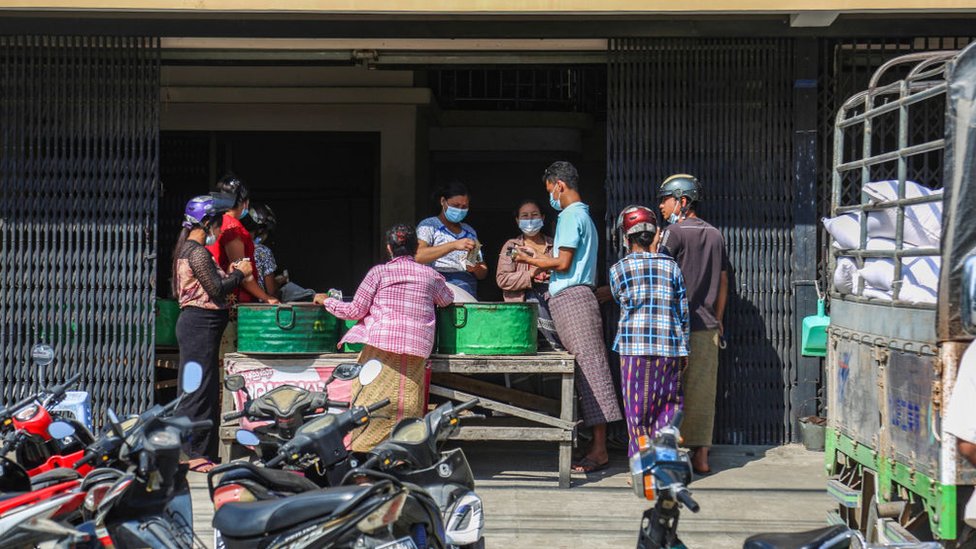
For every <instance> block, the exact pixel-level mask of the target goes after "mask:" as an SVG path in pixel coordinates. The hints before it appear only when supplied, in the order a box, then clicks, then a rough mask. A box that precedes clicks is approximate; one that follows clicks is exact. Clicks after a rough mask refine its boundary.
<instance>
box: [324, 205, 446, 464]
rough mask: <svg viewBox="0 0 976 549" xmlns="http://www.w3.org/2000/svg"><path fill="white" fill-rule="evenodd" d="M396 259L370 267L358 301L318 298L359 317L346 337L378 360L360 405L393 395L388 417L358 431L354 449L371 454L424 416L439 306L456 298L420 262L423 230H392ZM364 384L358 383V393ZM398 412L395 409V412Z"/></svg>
mask: <svg viewBox="0 0 976 549" xmlns="http://www.w3.org/2000/svg"><path fill="white" fill-rule="evenodd" d="M386 242H387V244H386V250H387V252H389V254H390V257H391V259H390V261H388V262H386V263H384V264H382V265H377V266H375V267H373V268H372V269H370V271H369V272H368V273H367V274H366V278H364V279H363V282H362V284H360V285H359V289H357V290H356V296H355V297H354V298H353V300H352V302H349V303H345V302H343V301H342V300H339V299H334V298H331V297H328V296H327V295H326V294H317V295H316V296H315V302H316V303H320V304H324V305H325V308H326V310H328V311H329V312H330V313H332V314H333V315H335V316H337V317H339V318H342V319H347V320H349V319H351V320H358V321H359V322H358V323H357V324H356V325H355V326H353V327H352V329H350V330H349V331H348V332H347V333H346V335H345V337H343V338H342V341H340V342H339V346H340V347H341V346H342V345H343V344H345V343H363V344H365V346H364V347H363V350H362V352H360V353H359V359H358V361H359V363H360V364H365V363H366V362H367V361H369V360H378V361H379V362H380V364H382V365H383V370H382V373H381V374H380V376H379V377H378V378H377V379H376V381H374V382H373V383H371V384H369V385H368V386H366V387H365V388H363V391H362V393H360V394H359V399H358V400H357V401H356V404H357V405H361V406H366V405H368V404H372V403H374V402H377V401H380V400H383V399H384V398H389V399H390V402H392V404H391V405H390V408H387V409H384V411H383V414H384V415H386V416H388V417H386V418H381V417H377V418H375V419H374V420H373V421H371V422H370V423H369V425H368V426H367V427H366V428H365V429H364V430H363V431H361V432H359V433H355V434H354V435H353V440H352V449H353V450H355V451H357V452H368V451H369V450H371V449H372V448H373V447H374V446H376V445H377V444H379V443H380V442H382V441H384V440H386V438H387V437H388V436H389V435H390V431H391V430H392V429H393V426H394V425H396V422H397V421H399V420H401V419H403V418H405V417H420V416H423V412H424V408H425V407H426V405H427V403H426V394H427V382H426V365H427V357H428V356H430V352H431V350H433V347H434V320H435V308H436V307H446V306H448V305H450V304H451V303H452V302H453V301H454V293H453V292H451V290H450V289H448V287H447V283H446V282H445V280H444V276H443V275H441V274H440V273H438V272H437V271H435V270H434V269H432V268H431V267H428V266H426V265H421V264H419V263H417V262H416V261H414V255H415V254H416V253H417V233H416V231H415V230H414V228H413V227H412V226H410V225H404V224H400V225H394V226H393V227H392V228H390V230H388V231H387V232H386ZM359 389H360V386H359V382H358V381H354V382H353V387H352V394H357V392H358V391H359ZM393 412H395V413H393Z"/></svg>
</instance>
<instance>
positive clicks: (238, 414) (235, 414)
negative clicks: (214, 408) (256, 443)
mask: <svg viewBox="0 0 976 549" xmlns="http://www.w3.org/2000/svg"><path fill="white" fill-rule="evenodd" d="M245 415H247V412H245V411H244V410H241V411H240V412H231V413H229V414H224V421H231V420H234V419H240V418H242V417H244V416H245Z"/></svg>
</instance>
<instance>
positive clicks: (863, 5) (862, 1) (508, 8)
mask: <svg viewBox="0 0 976 549" xmlns="http://www.w3.org/2000/svg"><path fill="white" fill-rule="evenodd" d="M0 6H2V7H10V8H27V9H67V10H88V9H116V10H119V9H120V10H151V11H169V10H182V11H196V12H207V11H237V12H269V13H282V12H318V13H391V14H395V13H464V14H478V13H488V14H499V13H516V14H519V13H548V14H551V13H611V12H627V13H730V12H765V13H790V12H796V11H808V10H809V11H823V10H828V11H840V12H859V11H873V10H919V11H936V10H971V9H974V8H976V1H974V0H687V1H685V2H674V1H673V0H599V1H596V0H2V3H0Z"/></svg>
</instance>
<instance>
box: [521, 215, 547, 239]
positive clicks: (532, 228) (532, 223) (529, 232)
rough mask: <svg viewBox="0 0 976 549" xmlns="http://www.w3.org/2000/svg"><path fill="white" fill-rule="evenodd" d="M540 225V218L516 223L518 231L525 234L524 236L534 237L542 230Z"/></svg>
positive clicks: (541, 222)
mask: <svg viewBox="0 0 976 549" xmlns="http://www.w3.org/2000/svg"><path fill="white" fill-rule="evenodd" d="M542 224H543V221H542V218H541V217H539V218H536V219H519V222H518V225H519V229H522V232H523V233H525V235H526V236H535V235H537V234H539V231H541V230H542Z"/></svg>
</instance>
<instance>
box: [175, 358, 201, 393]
mask: <svg viewBox="0 0 976 549" xmlns="http://www.w3.org/2000/svg"><path fill="white" fill-rule="evenodd" d="M202 382H203V367H202V366H200V363H199V362H187V363H186V364H184V365H183V379H182V381H181V382H180V388H182V389H183V392H184V393H192V392H194V391H196V390H197V389H199V388H200V384H201V383H202Z"/></svg>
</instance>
